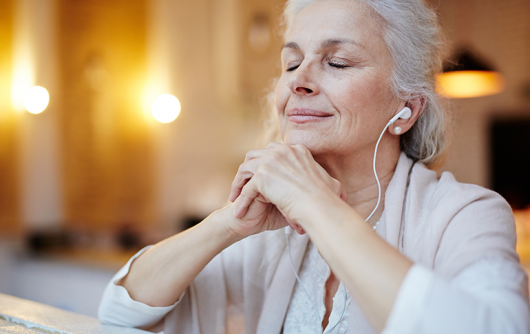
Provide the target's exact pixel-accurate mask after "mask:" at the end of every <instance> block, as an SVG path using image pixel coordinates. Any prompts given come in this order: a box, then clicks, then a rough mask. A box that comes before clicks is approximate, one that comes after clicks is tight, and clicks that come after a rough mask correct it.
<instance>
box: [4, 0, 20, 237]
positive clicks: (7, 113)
mask: <svg viewBox="0 0 530 334" xmlns="http://www.w3.org/2000/svg"><path fill="white" fill-rule="evenodd" d="M12 34H13V1H7V0H6V1H1V2H0V45H2V47H1V48H0V226H1V228H0V233H1V234H6V233H16V232H17V231H19V230H20V183H19V171H18V168H19V164H18V154H17V140H16V130H17V126H18V124H17V123H18V122H17V118H16V115H15V112H14V110H13V108H12V107H11V103H10V101H11V96H10V95H11V94H10V93H11V74H12V68H11V67H12V61H11V60H12V54H11V53H12V51H13V50H12V48H13V36H12Z"/></svg>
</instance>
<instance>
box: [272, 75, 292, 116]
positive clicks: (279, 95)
mask: <svg viewBox="0 0 530 334" xmlns="http://www.w3.org/2000/svg"><path fill="white" fill-rule="evenodd" d="M288 98H289V87H287V83H286V81H285V79H283V78H280V80H279V81H278V83H277V84H276V89H275V90H274V103H275V105H276V109H277V111H278V114H279V115H282V114H283V112H284V110H285V106H286V104H287V100H288Z"/></svg>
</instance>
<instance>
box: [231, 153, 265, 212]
mask: <svg viewBox="0 0 530 334" xmlns="http://www.w3.org/2000/svg"><path fill="white" fill-rule="evenodd" d="M260 164H261V160H259V159H254V160H250V161H247V162H244V163H242V164H241V166H239V170H238V171H237V174H236V177H235V178H234V181H233V182H232V188H231V190H230V197H229V199H230V201H231V202H233V201H235V200H236V199H237V197H238V196H239V194H240V193H241V189H243V187H244V186H245V184H246V183H247V182H248V180H250V179H251V178H252V176H254V172H255V171H256V169H258V167H259V166H260Z"/></svg>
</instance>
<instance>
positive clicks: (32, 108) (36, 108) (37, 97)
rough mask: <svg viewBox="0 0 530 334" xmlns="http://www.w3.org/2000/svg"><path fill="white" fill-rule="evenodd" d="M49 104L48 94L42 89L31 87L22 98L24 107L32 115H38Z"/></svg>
mask: <svg viewBox="0 0 530 334" xmlns="http://www.w3.org/2000/svg"><path fill="white" fill-rule="evenodd" d="M48 102H50V94H48V91H47V90H46V88H44V87H40V86H34V87H31V88H30V89H29V90H28V91H27V92H26V95H25V96H24V107H26V110H27V111H29V112H30V113H32V114H40V113H41V112H43V111H44V109H46V107H47V106H48Z"/></svg>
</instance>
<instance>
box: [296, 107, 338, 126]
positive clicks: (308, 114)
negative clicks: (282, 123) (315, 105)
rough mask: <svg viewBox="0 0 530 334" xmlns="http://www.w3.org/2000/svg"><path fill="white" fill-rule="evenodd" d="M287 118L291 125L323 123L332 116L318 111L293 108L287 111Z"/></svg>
mask: <svg viewBox="0 0 530 334" xmlns="http://www.w3.org/2000/svg"><path fill="white" fill-rule="evenodd" d="M287 116H288V117H289V121H291V122H293V123H308V122H319V121H323V120H325V119H327V118H329V117H332V116H333V114H330V113H327V112H324V111H319V110H311V109H298V108H294V109H291V110H289V112H288V113H287Z"/></svg>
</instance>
